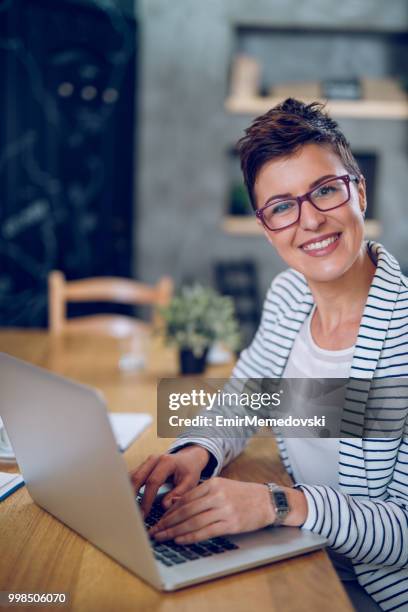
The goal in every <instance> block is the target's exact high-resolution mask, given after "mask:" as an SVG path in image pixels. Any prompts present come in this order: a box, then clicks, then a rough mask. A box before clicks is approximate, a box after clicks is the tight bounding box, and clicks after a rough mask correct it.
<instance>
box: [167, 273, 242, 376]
mask: <svg viewBox="0 0 408 612" xmlns="http://www.w3.org/2000/svg"><path fill="white" fill-rule="evenodd" d="M160 312H161V315H162V317H163V321H164V326H165V329H164V336H165V339H166V341H167V343H168V344H173V345H175V346H177V347H178V349H179V356H180V371H181V373H182V374H198V373H200V372H203V371H204V368H205V362H206V358H207V353H208V349H209V348H210V346H211V345H212V344H213V343H214V342H222V343H223V344H224V345H226V346H227V347H228V348H230V349H231V350H237V348H238V346H239V333H238V323H237V321H236V319H235V316H234V305H233V302H232V300H231V298H229V297H226V296H222V295H219V294H218V293H217V292H216V291H214V290H213V289H211V288H209V287H203V286H201V285H198V284H196V285H193V286H188V287H187V286H186V287H183V288H182V289H181V291H180V292H179V293H178V294H177V295H175V296H174V297H173V298H172V300H171V302H170V304H169V305H168V306H166V307H164V308H162V309H161V310H160Z"/></svg>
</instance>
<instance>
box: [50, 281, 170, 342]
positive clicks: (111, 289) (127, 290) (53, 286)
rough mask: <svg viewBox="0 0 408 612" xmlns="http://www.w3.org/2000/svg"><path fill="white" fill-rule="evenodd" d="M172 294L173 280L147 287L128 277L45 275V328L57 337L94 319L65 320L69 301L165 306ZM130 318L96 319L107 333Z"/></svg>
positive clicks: (106, 316)
mask: <svg viewBox="0 0 408 612" xmlns="http://www.w3.org/2000/svg"><path fill="white" fill-rule="evenodd" d="M172 294H173V281H172V279H171V278H170V277H168V276H163V277H162V278H161V279H160V280H159V281H158V282H157V284H156V285H154V286H150V285H147V284H144V283H140V282H138V281H134V280H131V279H127V278H117V277H108V276H106V277H95V278H84V279H81V280H75V281H66V280H65V276H64V274H63V273H62V272H61V271H59V270H53V271H52V272H50V274H49V276H48V309H49V312H48V327H49V330H50V332H51V333H52V334H54V335H60V334H62V333H64V332H66V331H69V330H70V328H72V329H74V328H75V327H76V328H78V323H80V322H83V321H84V322H86V321H89V320H91V319H92V318H94V319H95V320H96V318H97V317H95V316H94V315H90V316H87V317H75V318H73V319H68V318H67V303H69V302H113V303H117V304H131V305H143V306H145V305H148V306H153V307H157V306H166V305H167V304H168V302H169V300H170V299H171V296H172ZM126 319H129V321H131V320H132V319H131V317H123V316H117V315H104V316H102V317H101V316H99V318H98V325H99V327H100V328H101V329H100V331H103V328H104V326H106V331H107V332H108V333H109V329H110V328H112V329H113V328H114V325H115V322H117V321H122V323H123V321H125V320H126Z"/></svg>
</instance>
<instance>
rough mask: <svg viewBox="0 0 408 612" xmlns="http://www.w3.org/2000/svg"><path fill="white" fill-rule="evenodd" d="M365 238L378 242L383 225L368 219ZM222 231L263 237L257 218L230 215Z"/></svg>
mask: <svg viewBox="0 0 408 612" xmlns="http://www.w3.org/2000/svg"><path fill="white" fill-rule="evenodd" d="M365 228H366V231H365V237H366V238H368V239H370V240H376V239H378V238H379V236H380V234H381V224H380V222H379V221H377V220H376V219H366V222H365ZM222 229H223V231H224V232H225V233H226V234H231V235H234V236H262V234H263V232H262V228H261V227H260V225H259V223H257V221H256V219H255V217H252V216H251V217H250V216H238V215H237V216H235V215H228V216H226V217H224V219H223V221H222Z"/></svg>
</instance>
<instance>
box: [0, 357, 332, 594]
mask: <svg viewBox="0 0 408 612" xmlns="http://www.w3.org/2000/svg"><path fill="white" fill-rule="evenodd" d="M0 415H1V417H2V418H3V420H4V424H5V427H6V430H7V433H8V435H9V437H10V440H11V443H12V445H13V448H14V451H15V453H16V457H17V461H18V464H19V467H20V469H21V471H22V474H23V477H24V480H25V482H26V485H27V488H28V491H29V493H30V495H31V497H32V498H33V500H34V501H35V502H36V503H37V504H38V505H39V506H41V507H42V508H44V509H45V510H47V511H48V512H50V513H51V514H52V515H54V516H55V517H56V518H58V519H59V520H60V521H62V522H63V523H65V524H66V525H68V526H69V527H71V528H72V529H74V530H75V531H76V532H78V533H79V534H81V535H82V536H83V537H84V538H86V539H87V540H89V541H90V542H92V544H94V545H95V546H97V547H98V548H99V549H101V550H102V551H104V552H105V553H107V554H108V555H110V556H111V557H112V558H113V559H115V560H116V561H118V562H119V563H120V564H122V565H123V566H125V567H126V568H128V569H129V570H130V571H131V572H134V573H135V574H136V575H137V576H140V578H143V580H145V581H146V582H148V583H149V584H151V585H153V586H154V587H156V588H157V589H160V590H164V591H173V590H175V589H179V588H181V587H185V586H188V585H191V584H196V583H198V582H203V581H205V580H210V579H212V578H217V577H219V576H224V575H227V574H232V573H234V572H238V571H242V570H245V569H249V568H252V567H256V566H259V565H264V564H266V563H271V562H273V561H278V560H280V559H285V558H287V557H293V556H295V555H299V554H302V553H305V552H309V551H312V550H315V549H318V548H321V547H323V546H324V545H325V544H326V540H325V539H324V538H323V537H321V536H319V535H315V534H313V533H311V532H308V531H304V530H300V529H297V528H293V527H280V528H276V527H275V528H273V527H270V528H267V529H262V530H259V531H256V532H253V533H250V534H242V535H239V536H233V537H232V536H227V537H226V538H215V539H212V540H207V541H206V542H203V543H200V544H199V545H195V546H186V547H177V546H176V545H175V544H174V543H171V542H170V543H168V544H163V543H162V544H158V543H157V544H155V543H154V542H151V541H150V539H149V537H148V534H147V528H146V526H145V523H144V521H143V517H142V514H141V512H140V511H139V507H138V506H139V504H138V501H137V499H136V496H135V493H134V491H133V489H132V486H131V483H130V478H129V475H128V471H127V467H126V464H125V461H124V459H123V457H122V456H121V454H120V452H119V450H118V448H117V444H116V441H115V438H114V436H113V433H112V429H111V426H110V423H109V419H108V416H107V412H106V404H105V401H104V398H103V396H102V394H101V393H100V392H98V391H96V390H95V389H92V388H90V387H86V386H84V385H81V384H78V383H75V382H72V381H70V380H67V379H65V378H62V377H61V376H57V375H56V374H53V373H51V372H48V371H46V370H42V369H40V368H37V367H34V366H32V365H30V364H28V363H25V362H23V361H20V360H18V359H15V358H13V357H10V356H9V355H6V354H4V353H0ZM156 507H157V505H156ZM149 518H150V521H151V520H152V518H151V517H148V518H147V520H149ZM155 547H156V548H155ZM160 547H161V548H160Z"/></svg>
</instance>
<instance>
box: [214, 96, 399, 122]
mask: <svg viewBox="0 0 408 612" xmlns="http://www.w3.org/2000/svg"><path fill="white" fill-rule="evenodd" d="M303 101H304V102H313V100H311V99H310V100H307V99H304V100H303ZM319 101H320V102H326V101H325V100H319ZM280 102H282V99H281V98H275V97H262V96H252V97H237V96H235V97H231V96H230V97H229V98H227V99H226V101H225V109H226V110H227V111H228V112H230V113H236V114H247V115H260V114H262V113H265V112H266V111H268V110H269V109H271V108H272V107H273V106H276V104H279V103H280ZM326 108H327V111H328V112H329V113H330V114H332V115H333V116H337V117H349V118H353V119H407V118H408V98H407V100H384V101H381V100H328V101H327V107H326Z"/></svg>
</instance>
